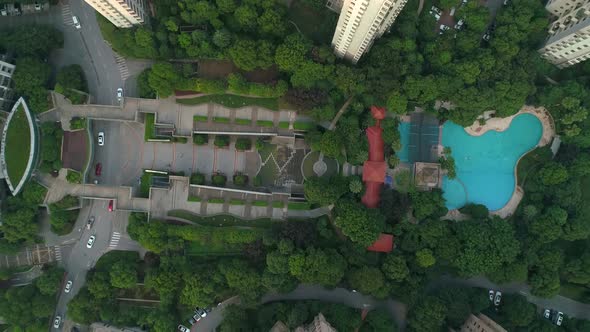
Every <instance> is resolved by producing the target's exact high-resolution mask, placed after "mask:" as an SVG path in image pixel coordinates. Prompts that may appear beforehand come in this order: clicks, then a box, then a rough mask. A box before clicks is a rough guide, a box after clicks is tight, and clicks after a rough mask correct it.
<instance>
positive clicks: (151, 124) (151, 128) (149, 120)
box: [143, 113, 156, 142]
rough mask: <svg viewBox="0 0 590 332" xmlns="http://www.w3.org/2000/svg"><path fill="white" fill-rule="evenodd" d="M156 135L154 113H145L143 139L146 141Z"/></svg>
mask: <svg viewBox="0 0 590 332" xmlns="http://www.w3.org/2000/svg"><path fill="white" fill-rule="evenodd" d="M155 135H156V115H155V114H154V113H147V114H146V115H145V131H144V134H143V139H144V140H145V141H146V142H147V141H148V140H150V139H153V138H154V136H155Z"/></svg>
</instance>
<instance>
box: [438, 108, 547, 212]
mask: <svg viewBox="0 0 590 332" xmlns="http://www.w3.org/2000/svg"><path fill="white" fill-rule="evenodd" d="M525 113H528V114H532V115H534V116H536V117H537V118H538V119H539V121H541V124H542V125H543V135H541V138H540V139H539V143H538V144H537V146H536V147H543V146H546V145H548V144H551V141H552V140H553V137H555V124H554V122H553V118H552V117H551V114H549V112H548V111H547V110H546V109H545V108H544V107H533V106H527V105H525V106H523V107H522V108H521V109H520V111H518V113H516V114H514V115H512V116H509V117H506V118H487V117H488V116H489V114H490V113H486V114H485V115H483V116H481V117H480V118H481V119H485V118H487V119H486V120H485V124H484V125H480V123H479V120H476V121H475V122H474V123H473V124H472V125H471V126H470V127H466V128H465V131H466V132H467V133H468V134H469V135H471V136H481V135H483V134H485V133H486V132H488V131H490V130H495V131H504V130H506V129H508V127H510V123H512V119H514V118H515V117H517V116H518V115H520V114H525ZM525 155H526V153H525V154H523V155H522V156H521V157H520V159H522V157H524V156H525ZM520 159H518V161H517V162H516V165H515V167H514V179H515V183H514V186H515V188H514V192H513V193H512V197H510V200H509V201H508V203H506V205H504V207H502V208H501V209H499V210H495V211H491V212H490V214H492V215H496V216H499V217H501V218H507V217H510V216H511V215H512V214H514V212H515V211H516V208H517V207H518V204H519V203H520V201H521V200H522V197H523V196H524V190H523V189H522V188H521V187H520V186H519V185H518V178H517V176H518V175H517V174H516V170H517V169H518V167H517V166H518V163H519V162H520ZM449 214H450V213H449ZM449 217H455V218H452V219H456V216H454V215H452V214H451V215H449Z"/></svg>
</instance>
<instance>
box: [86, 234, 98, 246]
mask: <svg viewBox="0 0 590 332" xmlns="http://www.w3.org/2000/svg"><path fill="white" fill-rule="evenodd" d="M94 240H96V236H94V235H92V236H90V238H88V242H86V248H88V249H90V248H92V246H93V245H94Z"/></svg>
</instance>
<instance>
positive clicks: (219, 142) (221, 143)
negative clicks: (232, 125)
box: [213, 135, 229, 148]
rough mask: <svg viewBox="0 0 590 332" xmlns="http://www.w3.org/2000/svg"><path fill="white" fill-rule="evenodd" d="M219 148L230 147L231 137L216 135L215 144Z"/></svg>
mask: <svg viewBox="0 0 590 332" xmlns="http://www.w3.org/2000/svg"><path fill="white" fill-rule="evenodd" d="M213 144H215V146H216V147H218V148H225V147H228V146H229V136H227V135H216V136H215V141H214V143H213Z"/></svg>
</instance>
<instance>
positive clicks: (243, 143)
mask: <svg viewBox="0 0 590 332" xmlns="http://www.w3.org/2000/svg"><path fill="white" fill-rule="evenodd" d="M251 147H252V140H251V139H249V138H245V137H241V138H238V139H237V140H236V150H240V151H246V150H250V148H251Z"/></svg>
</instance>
